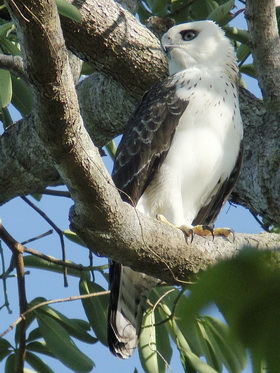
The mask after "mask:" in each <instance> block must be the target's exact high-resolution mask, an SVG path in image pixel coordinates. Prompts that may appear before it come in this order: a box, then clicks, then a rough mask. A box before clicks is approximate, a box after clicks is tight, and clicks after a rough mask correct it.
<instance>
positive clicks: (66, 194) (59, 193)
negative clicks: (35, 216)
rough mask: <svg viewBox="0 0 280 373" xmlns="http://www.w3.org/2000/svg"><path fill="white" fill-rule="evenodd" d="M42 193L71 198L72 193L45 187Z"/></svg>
mask: <svg viewBox="0 0 280 373" xmlns="http://www.w3.org/2000/svg"><path fill="white" fill-rule="evenodd" d="M42 194H47V195H49V196H56V197H67V198H71V195H70V193H69V192H67V191H63V190H54V189H45V190H44V191H43V192H42Z"/></svg>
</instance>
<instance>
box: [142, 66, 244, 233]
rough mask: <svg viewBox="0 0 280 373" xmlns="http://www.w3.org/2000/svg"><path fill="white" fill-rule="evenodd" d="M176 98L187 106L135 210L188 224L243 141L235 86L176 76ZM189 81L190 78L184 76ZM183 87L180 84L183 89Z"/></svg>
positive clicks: (227, 81) (223, 79)
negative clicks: (165, 154)
mask: <svg viewBox="0 0 280 373" xmlns="http://www.w3.org/2000/svg"><path fill="white" fill-rule="evenodd" d="M176 75H179V77H180V79H178V83H177V86H178V91H177V92H178V96H179V97H180V98H181V99H185V100H188V101H189V105H188V106H187V109H186V110H185V112H184V114H183V115H182V117H181V119H180V122H179V125H178V127H177V130H176V133H175V136H174V139H173V142H172V145H171V148H170V150H169V152H168V154H167V157H166V159H165V161H164V163H163V164H162V166H161V168H160V170H159V172H158V173H157V175H156V176H155V178H154V180H153V181H152V182H151V184H150V185H149V187H148V188H147V190H146V191H145V193H144V195H143V196H142V197H141V199H140V201H139V204H138V207H139V208H140V210H142V211H143V212H144V213H146V214H149V215H151V216H153V217H155V216H156V215H157V214H163V215H164V216H165V217H166V218H167V219H168V220H169V221H170V222H171V223H173V224H174V225H176V226H180V225H182V224H188V225H190V224H191V222H192V221H193V219H194V218H195V217H196V215H197V213H198V212H199V210H200V208H201V207H202V206H203V205H204V204H206V202H207V200H208V199H209V198H210V197H211V195H212V192H213V189H214V188H215V186H216V185H217V183H218V181H219V180H220V181H221V182H222V181H223V180H225V179H226V178H227V177H229V175H230V174H231V171H232V169H233V167H234V165H235V163H236V159H237V156H238V153H239V146H240V141H241V139H242V122H241V118H240V113H239V107H238V99H237V90H236V87H235V84H234V83H233V82H232V81H231V79H230V78H228V77H227V76H226V75H224V74H221V76H208V75H207V76H204V77H203V76H201V74H200V75H196V76H193V77H192V79H189V78H187V77H186V76H184V75H186V74H184V73H180V74H176ZM188 77H189V75H188ZM183 83H184V85H183Z"/></svg>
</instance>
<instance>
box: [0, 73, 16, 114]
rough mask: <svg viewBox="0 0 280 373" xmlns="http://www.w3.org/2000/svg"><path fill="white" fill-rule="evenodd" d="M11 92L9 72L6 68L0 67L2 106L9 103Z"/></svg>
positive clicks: (0, 100) (0, 102) (0, 99)
mask: <svg viewBox="0 0 280 373" xmlns="http://www.w3.org/2000/svg"><path fill="white" fill-rule="evenodd" d="M12 93H13V89H12V79H11V74H10V72H9V71H8V70H3V69H0V105H1V107H2V108H4V107H6V106H8V105H9V104H10V102H11V99H12Z"/></svg>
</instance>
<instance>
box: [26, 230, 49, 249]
mask: <svg viewBox="0 0 280 373" xmlns="http://www.w3.org/2000/svg"><path fill="white" fill-rule="evenodd" d="M52 233H53V230H52V229H50V230H49V231H47V232H45V233H42V234H40V235H39V236H36V237H32V238H29V240H26V241H22V242H21V244H22V245H26V244H27V243H30V242H33V241H36V240H39V239H41V238H43V237H46V236H49V235H50V234H52Z"/></svg>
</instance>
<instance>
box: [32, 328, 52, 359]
mask: <svg viewBox="0 0 280 373" xmlns="http://www.w3.org/2000/svg"><path fill="white" fill-rule="evenodd" d="M41 334H42V333H41ZM26 349H27V350H28V351H33V352H38V353H40V354H44V355H47V356H51V357H54V355H53V353H51V352H50V350H49V349H48V346H47V344H46V342H45V341H35V342H31V343H28V344H27V345H26Z"/></svg>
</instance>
